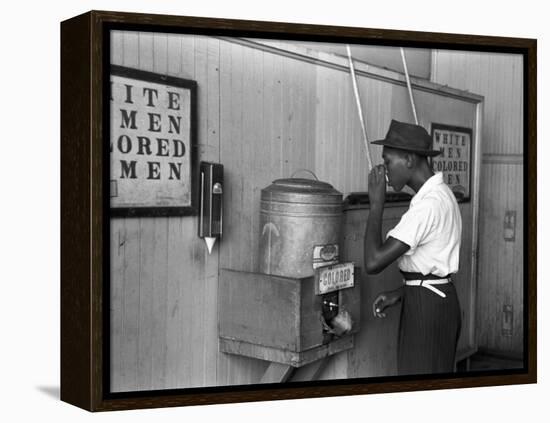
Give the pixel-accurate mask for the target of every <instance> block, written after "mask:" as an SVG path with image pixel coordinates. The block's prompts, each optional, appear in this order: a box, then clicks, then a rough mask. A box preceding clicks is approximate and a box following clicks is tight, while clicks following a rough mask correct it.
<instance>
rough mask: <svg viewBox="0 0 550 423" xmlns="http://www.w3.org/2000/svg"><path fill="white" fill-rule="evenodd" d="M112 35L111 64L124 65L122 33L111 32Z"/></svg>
mask: <svg viewBox="0 0 550 423" xmlns="http://www.w3.org/2000/svg"><path fill="white" fill-rule="evenodd" d="M110 34H111V64H112V65H122V63H123V57H124V44H123V41H124V40H123V33H122V31H110Z"/></svg>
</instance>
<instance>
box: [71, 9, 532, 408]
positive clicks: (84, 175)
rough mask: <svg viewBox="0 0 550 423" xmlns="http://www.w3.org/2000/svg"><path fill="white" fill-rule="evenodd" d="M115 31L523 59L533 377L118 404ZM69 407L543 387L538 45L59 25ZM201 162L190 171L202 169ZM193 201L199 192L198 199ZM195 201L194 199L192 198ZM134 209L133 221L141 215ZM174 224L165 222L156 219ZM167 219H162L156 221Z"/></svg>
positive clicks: (283, 388)
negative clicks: (112, 310) (112, 103)
mask: <svg viewBox="0 0 550 423" xmlns="http://www.w3.org/2000/svg"><path fill="white" fill-rule="evenodd" d="M112 29H125V30H139V31H162V32H167V33H171V32H172V33H192V34H205V35H217V36H240V37H257V38H277V39H300V40H304V41H325V42H330V41H332V42H348V43H361V42H363V43H365V42H369V41H370V42H375V43H377V44H378V45H393V44H394V43H396V42H400V43H402V44H403V45H407V46H411V47H421V46H426V45H430V46H433V47H434V48H449V49H472V50H476V51H491V52H492V51H497V52H515V53H518V54H522V55H523V57H524V90H525V96H524V116H525V120H524V121H525V125H524V139H525V160H526V164H527V166H526V167H525V169H526V170H525V178H524V179H525V184H524V189H525V191H524V192H525V196H526V201H525V216H526V217H525V219H526V225H525V232H526V234H525V254H526V259H525V267H524V275H525V282H524V298H525V314H524V316H525V318H524V321H525V324H524V328H525V335H524V340H525V350H524V351H525V366H524V368H522V369H519V370H517V371H506V372H488V373H479V374H476V375H475V376H473V375H466V376H461V377H453V376H451V375H444V376H443V377H433V376H431V375H426V376H404V377H390V378H369V379H368V380H363V379H350V380H337V381H325V382H319V383H315V384H312V383H296V384H292V385H288V384H284V385H273V384H265V385H261V386H260V385H251V386H249V385H246V386H245V385H242V386H238V385H234V386H230V387H212V388H188V389H178V390H163V391H141V392H131V393H128V392H124V393H110V392H109V389H108V386H109V384H108V377H106V374H108V371H109V368H108V366H109V360H108V355H109V336H108V335H109V330H110V329H109V328H110V326H109V320H108V317H106V316H108V310H109V290H108V284H107V281H106V278H105V275H108V274H109V271H110V266H109V254H108V251H109V241H108V235H109V224H108V219H109V216H111V214H110V213H111V210H110V207H109V202H108V201H107V200H106V193H107V191H108V190H107V187H106V185H105V181H107V180H108V177H109V173H108V166H106V163H108V161H109V154H108V151H107V149H106V148H104V147H102V145H103V144H102V142H103V140H104V139H106V138H105V137H106V135H108V132H107V128H108V125H106V122H108V120H109V114H108V107H105V101H104V99H105V98H107V97H106V93H107V92H108V91H107V86H108V84H106V78H105V76H106V75H108V74H109V67H110V64H109V60H106V58H108V52H109V37H108V36H106V35H107V34H108V32H109V31H110V30H112ZM61 39H62V42H61V80H62V88H61V111H62V118H61V124H62V130H61V145H62V148H61V399H62V400H63V401H66V402H68V403H71V404H74V405H76V406H79V407H82V408H84V409H86V410H90V411H108V410H122V409H137V408H151V407H169V406H183V405H195V404H220V403H235V402H244V401H266V400H277V399H291V398H313V397H322V396H337V395H358V394H370V393H385V392H404V391H411V390H430V389H448V388H463V387H479V386H494V385H508V384H524V383H536V380H537V354H536V350H537V338H536V325H537V320H536V314H537V311H536V295H537V289H536V63H537V62H536V40H532V39H519V38H504V37H488V36H476V35H457V34H440V33H423V32H413V31H396V30H380V29H366V28H345V27H332V26H317V25H301V24H288V23H279V22H255V21H240V20H227V19H212V18H197V17H183V16H168V15H151V14H137V13H124V12H106V11H91V12H88V13H85V14H83V15H80V16H78V17H75V18H72V19H69V20H67V21H64V22H63V23H62V24H61ZM194 162H195V160H194V161H193V163H194ZM195 195H196V193H195ZM195 195H194V198H195ZM139 213H140V212H138V211H136V210H134V211H132V212H128V214H127V215H135V216H138V215H139ZM147 213H149V214H147V215H155V216H167V215H170V213H169V212H168V211H159V210H158V209H157V211H153V210H149V211H147ZM155 213H158V214H155Z"/></svg>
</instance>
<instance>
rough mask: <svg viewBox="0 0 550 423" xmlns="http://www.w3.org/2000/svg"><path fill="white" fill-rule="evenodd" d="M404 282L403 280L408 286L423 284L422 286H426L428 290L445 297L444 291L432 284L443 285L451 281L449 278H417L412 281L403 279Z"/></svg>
mask: <svg viewBox="0 0 550 423" xmlns="http://www.w3.org/2000/svg"><path fill="white" fill-rule="evenodd" d="M404 282H405V285H408V286H423V287H424V288H428V289H429V290H430V291H432V292H435V293H436V294H437V295H439V296H440V297H442V298H445V297H446V295H445V293H444V292H443V291H441V290H439V289H437V288H436V287H434V286H433V285H443V284H446V283H449V282H451V278H443V279H433V280H422V279H417V280H412V281H407V280H405V281H404Z"/></svg>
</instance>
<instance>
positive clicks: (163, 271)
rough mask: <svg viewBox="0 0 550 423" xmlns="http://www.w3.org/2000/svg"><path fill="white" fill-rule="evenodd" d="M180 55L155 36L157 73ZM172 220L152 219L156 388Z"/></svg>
mask: <svg viewBox="0 0 550 423" xmlns="http://www.w3.org/2000/svg"><path fill="white" fill-rule="evenodd" d="M172 54H174V55H176V56H177V54H178V49H176V50H175V51H174V52H173V53H172V52H169V51H168V36H167V35H163V34H154V35H153V71H154V72H156V73H160V74H163V75H166V74H168V57H169V56H171V55H172ZM168 219H169V218H150V219H147V220H148V221H149V220H150V221H151V222H152V223H153V226H154V238H153V240H152V243H153V254H152V256H153V260H154V261H153V266H152V272H153V281H154V284H153V295H152V296H151V301H152V302H153V305H152V316H151V320H150V322H149V325H150V326H151V331H152V334H151V336H150V342H151V344H152V345H151V359H152V383H151V385H150V386H152V387H153V388H154V389H164V388H166V387H167V374H168V373H169V369H167V364H168V362H167V352H168V345H169V343H171V342H172V339H169V338H168V337H167V329H168V326H167V314H166V309H167V307H168V298H167V294H168V261H167V249H168Z"/></svg>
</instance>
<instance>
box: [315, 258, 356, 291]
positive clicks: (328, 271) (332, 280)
mask: <svg viewBox="0 0 550 423" xmlns="http://www.w3.org/2000/svg"><path fill="white" fill-rule="evenodd" d="M353 283H354V274H353V263H341V264H336V265H334V266H327V267H321V268H319V269H317V270H316V271H315V293H316V294H317V295H323V294H326V293H328V292H333V291H337V290H339V289H344V288H352V287H353Z"/></svg>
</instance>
